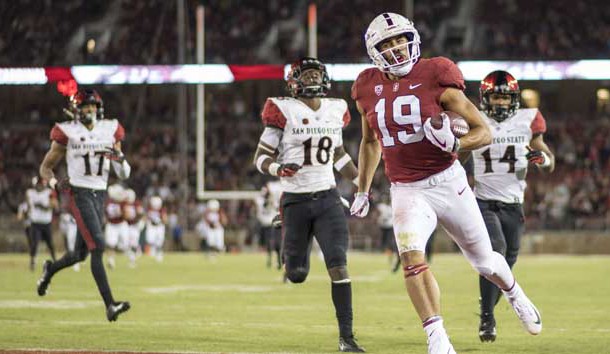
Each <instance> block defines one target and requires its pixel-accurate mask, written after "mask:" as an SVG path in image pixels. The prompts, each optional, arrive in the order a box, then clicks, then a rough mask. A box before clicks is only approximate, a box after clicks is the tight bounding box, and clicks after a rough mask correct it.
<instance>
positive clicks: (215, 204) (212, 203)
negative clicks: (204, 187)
mask: <svg viewBox="0 0 610 354" xmlns="http://www.w3.org/2000/svg"><path fill="white" fill-rule="evenodd" d="M207 207H208V209H210V210H211V211H218V209H220V202H219V201H218V200H216V199H210V200H208V205H207Z"/></svg>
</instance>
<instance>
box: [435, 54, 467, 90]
mask: <svg viewBox="0 0 610 354" xmlns="http://www.w3.org/2000/svg"><path fill="white" fill-rule="evenodd" d="M438 83H439V85H440V86H441V87H453V88H456V89H459V90H462V91H463V90H464V89H465V88H466V85H465V84H464V75H462V72H461V71H460V69H459V68H458V67H457V65H455V63H454V62H452V61H451V60H449V59H447V58H444V57H439V58H438Z"/></svg>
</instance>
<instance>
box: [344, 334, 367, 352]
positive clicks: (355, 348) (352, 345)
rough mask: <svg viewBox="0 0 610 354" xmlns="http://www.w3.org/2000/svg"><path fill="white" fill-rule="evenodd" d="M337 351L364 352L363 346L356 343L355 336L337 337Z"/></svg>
mask: <svg viewBox="0 0 610 354" xmlns="http://www.w3.org/2000/svg"><path fill="white" fill-rule="evenodd" d="M339 351H340V352H346V353H366V351H365V350H364V348H362V347H361V346H359V345H358V343H356V338H354V336H351V337H339Z"/></svg>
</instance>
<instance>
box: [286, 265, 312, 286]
mask: <svg viewBox="0 0 610 354" xmlns="http://www.w3.org/2000/svg"><path fill="white" fill-rule="evenodd" d="M307 274H308V270H307V268H305V267H296V268H294V269H289V270H287V271H286V277H287V278H288V280H290V282H291V283H302V282H304V281H305V279H307Z"/></svg>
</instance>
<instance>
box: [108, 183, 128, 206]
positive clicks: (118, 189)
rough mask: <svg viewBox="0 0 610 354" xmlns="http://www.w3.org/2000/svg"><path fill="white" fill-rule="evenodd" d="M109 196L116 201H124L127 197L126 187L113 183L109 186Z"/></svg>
mask: <svg viewBox="0 0 610 354" xmlns="http://www.w3.org/2000/svg"><path fill="white" fill-rule="evenodd" d="M108 197H109V198H110V199H112V200H114V201H115V202H122V201H124V200H125V197H126V194H125V189H124V188H123V186H122V185H120V184H118V183H115V184H111V185H110V186H108Z"/></svg>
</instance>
